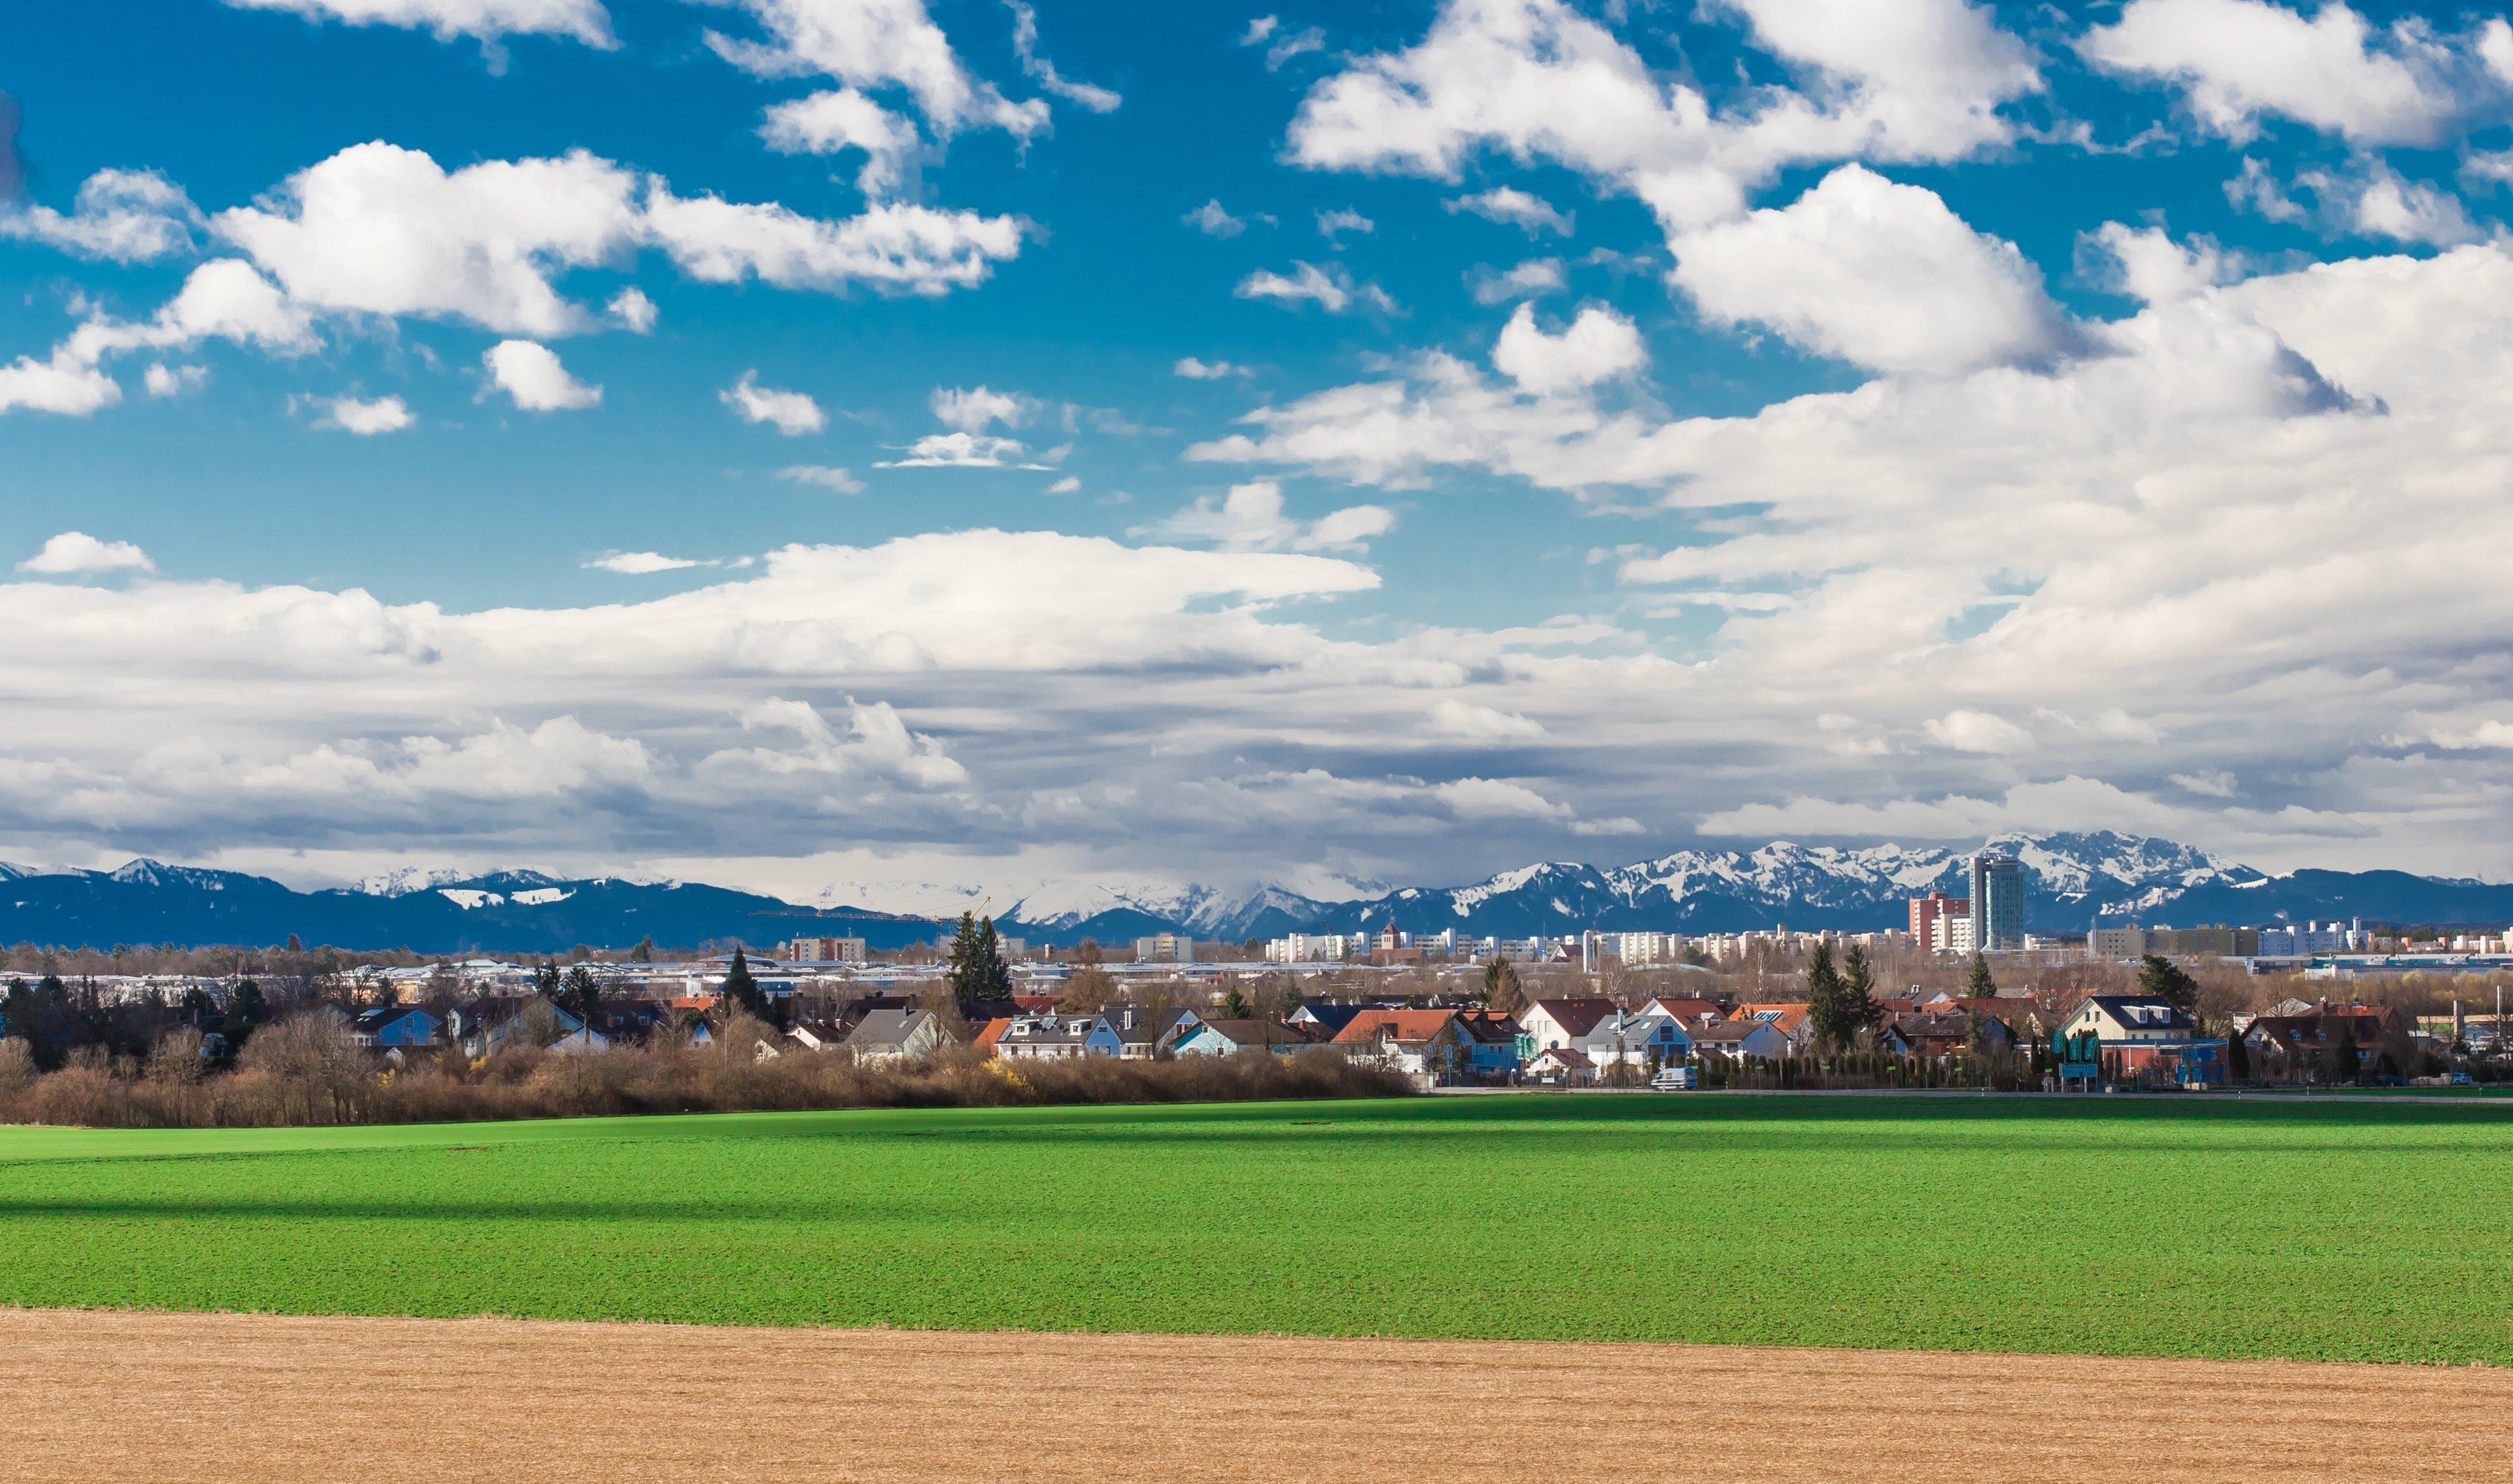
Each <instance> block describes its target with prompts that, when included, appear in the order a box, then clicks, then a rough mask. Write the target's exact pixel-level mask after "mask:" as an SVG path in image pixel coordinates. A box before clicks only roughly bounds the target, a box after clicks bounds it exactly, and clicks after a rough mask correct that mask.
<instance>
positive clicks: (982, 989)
mask: <svg viewBox="0 0 2513 1484" xmlns="http://www.w3.org/2000/svg"><path fill="white" fill-rule="evenodd" d="M1012 992H1013V972H1012V969H1011V967H1010V966H1008V965H1007V964H1005V962H1004V944H1003V939H1002V938H1000V937H999V936H997V935H996V933H995V920H994V919H993V918H991V917H985V918H980V917H978V916H977V914H976V913H974V912H962V913H961V914H960V925H959V927H958V928H956V929H955V930H954V931H953V932H952V934H951V998H952V999H953V1000H955V1001H957V1002H958V1004H959V1006H960V1009H961V1011H962V1013H963V1014H965V1013H966V1012H967V1011H968V1009H969V1007H970V1006H972V1005H975V1004H977V1002H978V1001H979V1000H1001V999H1010V998H1011V997H1012Z"/></svg>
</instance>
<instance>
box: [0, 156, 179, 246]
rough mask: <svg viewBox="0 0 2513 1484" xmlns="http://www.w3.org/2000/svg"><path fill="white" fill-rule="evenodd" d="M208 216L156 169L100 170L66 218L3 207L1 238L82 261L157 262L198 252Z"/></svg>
mask: <svg viewBox="0 0 2513 1484" xmlns="http://www.w3.org/2000/svg"><path fill="white" fill-rule="evenodd" d="M201 221H202V217H201V213H200V211H199V209H198V208H196V207H194V206H193V205H192V202H191V198H190V197H188V196H186V195H184V194H183V188H182V187H181V186H180V185H177V184H176V183H175V182H174V181H172V180H167V179H166V178H165V177H164V176H162V175H159V174H158V173H157V172H155V171H153V170H100V171H98V172H97V173H96V174H94V175H92V176H90V177H88V178H87V180H86V181H85V182H84V183H82V184H81V185H80V186H79V188H78V196H77V198H76V200H75V201H74V202H73V203H72V206H71V209H70V211H69V213H68V214H67V215H66V216H65V215H63V214H62V213H60V212H57V211H55V210H53V209H52V208H51V207H48V206H35V205H28V206H24V207H20V208H17V209H6V208H0V237H17V238H21V239H24V240H26V241H30V242H40V243H43V244H45V245H46V246H48V247H55V248H59V249H60V250H61V251H62V252H64V253H68V254H70V255H71V256H73V257H77V258H92V259H99V260H102V261H108V262H153V261H156V260H158V259H161V258H175V257H180V256H181V255H182V254H185V253H188V252H190V251H191V250H192V232H193V229H194V228H195V227H197V226H199V225H200V224H201Z"/></svg>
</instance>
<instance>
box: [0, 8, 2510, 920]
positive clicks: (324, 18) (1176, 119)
mask: <svg viewBox="0 0 2513 1484" xmlns="http://www.w3.org/2000/svg"><path fill="white" fill-rule="evenodd" d="M139 34H145V35H146V36H147V37H148V42H147V44H146V45H144V46H137V45H134V44H133V41H132V38H133V36H135V35H139ZM0 93H5V94H6V95H7V96H8V98H9V99H10V100H12V102H13V104H14V109H15V112H16V114H17V115H18V116H19V120H20V123H19V130H18V134H17V138H16V143H15V151H14V155H13V156H12V158H11V159H10V160H8V161H5V162H0V186H5V187H6V188H7V191H8V195H7V199H6V201H5V202H4V203H0V273H5V274H6V275H7V279H8V283H9V286H10V288H11V289H12V290H13V292H10V293H8V294H6V295H0V554H5V553H16V554H15V555H8V556H6V560H7V561H8V562H10V563H12V564H17V563H20V562H22V563H23V565H21V566H19V567H18V570H17V571H16V572H15V573H11V574H8V576H9V578H10V581H9V582H7V583H6V584H5V585H0V611H5V612H0V619H5V621H6V622H10V623H11V624H12V626H13V627H14V628H15V629H16V630H17V632H19V633H20V635H21V636H22V642H21V643H20V645H18V646H17V648H18V649H19V651H20V653H19V654H18V656H17V657H16V658H15V659H13V660H10V661H6V662H0V695H6V696H8V697H9V699H10V701H11V709H12V711H13V712H14V713H15V714H16V715H18V716H19V717H20V719H21V725H20V726H18V727H17V728H14V729H13V732H14V735H13V736H11V737H10V738H9V739H8V740H7V741H5V742H0V859H15V860H21V861H30V862H69V863H88V862H99V861H111V860H118V859H120V858H121V857H122V856H124V855H127V854H130V853H133V852H146V853H151V854H159V855H165V856H169V857H178V858H181V859H186V860H195V861H210V862H219V863H227V864H234V865H239V866H244V867H248V868H255V869H262V870H267V871H271V872H273V873H275V874H279V875H282V876H284V877H287V878H289V879H292V880H299V881H308V882H311V881H329V880H339V879H350V878H353V877H355V876H357V875H360V874H363V873H366V872H368V871H371V870H379V869H383V868H387V867H391V866H396V865H403V864H473V865H483V866H486V865H505V864H533V865H540V866H545V867H548V868H554V869H580V868H608V869H615V870H627V871H652V872H658V873H672V874H681V875H688V876H695V877H703V878H706V879H715V880H723V881H727V882H730V883H733V884H743V885H753V886H758V887H762V888H765V889H769V890H775V891H779V892H783V893H786V894H789V895H794V896H797V897H812V896H816V895H822V894H824V893H827V892H830V891H837V892H839V893H840V894H842V895H852V896H854V897H857V898H858V899H874V898H881V897H882V896H883V894H885V893H889V894H891V896H892V897H893V898H895V899H896V900H900V901H905V900H907V899H908V898H910V897H913V896H914V890H913V889H914V888H917V886H918V884H920V883H942V884H945V885H948V886H958V885H962V884H969V885H986V884H995V883H1003V884H1005V885H1007V887H1008V888H1014V889H1017V888H1018V887H1019V886H1021V885H1022V884H1023V883H1032V882H1036V881H1039V880H1045V879H1050V878H1065V877H1076V876H1080V877H1089V878H1106V879H1128V880H1131V879H1138V878H1143V877H1160V878H1166V879H1185V878H1193V879H1199V880H1208V881H1214V882H1217V883H1223V884H1232V885H1245V884H1248V883H1251V882H1255V881H1259V880H1284V881H1289V882H1292V883H1294V884H1297V885H1303V886H1305V887H1308V888H1311V889H1315V890H1321V891H1325V890H1333V889H1335V886H1334V883H1335V882H1336V881H1337V880H1367V881H1390V880H1394V881H1426V882H1429V881H1452V880H1458V879H1464V878H1467V877H1470V876H1472V875H1476V874H1480V873H1481V872H1483V871H1487V870H1491V869H1496V868H1499V867H1501V866H1505V865H1509V864H1514V863H1518V862H1522V861H1526V860H1531V859H1536V858H1540V857H1568V856H1576V857H1580V858H1585V859H1591V860H1599V861H1622V860H1629V859H1635V858H1638V857H1641V856H1644V855H1652V854H1656V853H1660V852H1663V851H1666V850H1672V849H1677V848H1681V847H1686V846H1691V845H1696V844H1699V845H1709V846H1714V847H1733V846H1736V845H1739V844H1745V845H1751V844H1756V843H1760V841H1761V840H1764V839H1768V838H1772V837H1775V836H1788V837H1792V838H1801V839H1804V838H1815V839H1823V840H1836V841H1843V842H1859V841H1872V840H1877V839H1898V840H1907V841H1911V842H1914V843H1920V842H1930V841H1961V840H1966V839H1973V838H1977V837H1979V836H1981V835H1983V834H1987V833H1990V832H1993V831H1997V830H2002V829H2009V828H2094V827H2117V828H2123V829H2128V830H2132V831H2137V832H2149V833H2157V834H2170V835H2173V836H2174V837H2177V838H2182V839H2187V840H2190V841H2191V842H2193V843H2196V844H2200V845H2203V846H2206V847H2208V848H2211V849H2215V850H2218V851H2221V852H2223V853H2226V854H2228V855H2231V856H2235V857H2238V858H2241V859H2244V860H2246V861H2250V862H2254V863H2257V864H2260V865H2263V866H2266V867H2270V868H2278V867H2284V866H2292V865H2296V864H2304V863H2332V864H2346V865H2365V864H2377V863H2378V864H2390V865H2400V866H2406V867H2410V868H2416V869H2429V870H2447V871H2453V872H2464V873H2472V874H2486V875H2491V876H2501V875H2503V874H2505V873H2506V872H2507V871H2508V870H2513V860H2508V859H2507V856H2508V848H2507V847H2506V846H2505V845H2503V844H2502V843H2501V831H2500V829H2499V828H2497V827H2496V826H2497V824H2498V822H2500V820H2501V819H2502V817H2503V803H2504V799H2505V789H2506V786H2507V784H2508V782H2513V778H2508V776H2507V772H2506V769H2505V767H2504V763H2503V749H2504V747H2505V746H2506V745H2507V744H2508V743H2513V700H2508V698H2507V696H2506V694H2505V691H2506V674H2505V671H2504V667H2503V666H2502V665H2501V664H2500V663H2498V662H2496V661H2495V660H2494V658H2493V643H2492V641H2493V636H2494V635H2498V634H2500V633H2501V632H2502V631H2503V626H2504V621H2505V620H2506V619H2508V618H2513V614H2508V613H2505V612H2501V611H2500V610H2503V609H2505V608H2507V607H2513V604H2508V601H2507V599H2506V598H2505V597H2504V596H2502V594H2501V592H2500V590H2499V589H2501V588H2503V586H2504V584H2503V583H2502V582H2500V581H2498V580H2497V578H2496V571H2497V569H2498V568H2499V567H2500V553H2498V552H2496V551H2495V550H2494V549H2493V543H2492V541H2490V540H2489V539H2488V538H2489V534H2490V533H2492V532H2493V530H2494V529H2496V528H2498V527H2499V526H2500V515H2501V511H2502V510H2503V508H2504V497H2505V495H2506V490H2505V488H2504V483H2505V477H2506V476H2505V473H2504V470H2505V469H2506V468H2507V467H2513V461H2508V458H2507V456H2508V453H2513V450H2507V449H2506V448H2505V447H2504V446H2503V444H2504V441H2505V435H2504V433H2503V431H2502V429H2501V428H2500V427H2499V426H2498V425H2497V424H2499V423H2501V422H2502V421H2505V420H2503V419H2502V418H2501V417H2500V415H2499V413H2498V411H2497V409H2499V408H2500V406H2501V401H2500V398H2497V399H2494V400H2491V399H2490V397H2489V395H2488V391H2489V389H2490V388H2491V387H2493V388H2499V389H2500V388H2501V387H2502V386H2504V385H2506V384H2513V375H2508V373H2513V368H2508V367H2507V366H2506V364H2505V359H2506V357H2507V356H2508V355H2513V351H2508V349H2507V343H2506V340H2505V338H2504V337H2502V336H2501V335H2500V334H2497V333H2496V332H2497V331H2499V330H2500V329H2502V328H2503V321H2504V319H2505V318H2506V316H2507V315H2508V312H2513V310H2508V306H2507V300H2506V290H2507V287H2508V285H2513V261H2508V255H2507V252H2506V251H2505V248H2504V245H2503V242H2502V234H2503V226H2502V223H2503V221H2504V216H2505V207H2506V204H2507V190H2508V184H2507V182H2508V181H2513V128H2508V118H2509V117H2513V114H2508V100H2513V27H2507V26H2506V25H2505V23H2504V21H2503V20H2502V19H2501V18H2500V17H2498V16H2493V15H2489V14H2485V13H2474V12H2463V11H2459V10H2447V9H2435V8H2419V7H2403V6H2378V5H2371V4H2368V5H2365V6H2362V7H2358V8H2354V9H2351V8H2349V7H2347V6H2343V5H2326V6H2320V7H2308V8H2302V9H2297V8H2294V7H2289V6H2284V5H2279V4H2274V3H2269V0H2134V3H2132V4H2129V5H2126V6H2119V5H2111V6H2099V7H2082V8H2071V9H2069V10H2068V11H2066V12H2064V13H2063V12H2061V11H2060V10H2058V9H2056V8H2052V7H2044V6H2002V7H1995V8H1993V7H1988V6H1977V5H1967V4H1964V3H1962V0H1895V3H1883V0H1855V3H1854V0H1799V3H1788V4H1782V3H1779V0H1734V3H1705V4H1700V5H1697V6H1696V5H1694V4H1690V3H1666V4H1655V5H1652V4H1646V3H1629V4H1619V5H1604V4H1600V5H1580V4H1568V3H1557V0H1448V3H1443V4H1394V3H1389V4H1374V5H1368V6H1355V5H1345V6H1336V7H1320V8H1315V9H1313V10H1310V11H1307V12H1302V11H1297V10H1293V9H1274V10H1266V9H1261V8H1256V7H1248V8H1243V9H1241V10H1230V9H1227V8H1215V7H1209V6H1184V7H1181V6H1133V5H1121V4H1100V5H1091V6H1079V5H1064V4H1057V3H1056V0H1043V3H1040V4H1038V5H1037V7H1036V9H1035V10H1034V11H1032V10H1031V9H1029V8H1028V7H1026V6H1015V5H1007V4H1004V3H1000V0H984V3H978V0H965V3H961V0H935V3H932V4H930V5H928V4H925V3H920V0H738V3H725V4H696V3H682V0H656V3H641V0H234V3H223V4H222V3H218V0H158V3H151V4H148V5H145V6H141V5H137V4H132V5H122V4H115V3H99V4H95V5H86V6H78V7H59V6H54V7H17V8H14V9H12V10H11V11H9V12H8V13H6V14H0ZM884 140H887V143H883V141H884ZM868 141H869V142H871V143H874V144H878V145H881V147H880V148H879V149H878V150H876V149H873V148H867V147H864V146H865V145H866V143H867V142H868ZM876 250H877V251H876ZM1196 372H1201V373H1202V374H1200V375H1198V374H1189V373H1196Z"/></svg>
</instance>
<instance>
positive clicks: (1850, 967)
mask: <svg viewBox="0 0 2513 1484" xmlns="http://www.w3.org/2000/svg"><path fill="white" fill-rule="evenodd" d="M1841 998H1842V1003H1843V1005H1844V1006H1845V1007H1847V1008H1848V1009H1849V1011H1850V1012H1851V1015H1852V1017H1853V1018H1854V1019H1855V1020H1856V1022H1857V1023H1858V1025H1857V1029H1858V1030H1864V1029H1866V1028H1867V1027H1869V1026H1870V1025H1873V1024H1875V1023H1877V1021H1878V1020H1880V1019H1882V1017H1881V1015H1880V1013H1879V1011H1878V1009H1877V1005H1876V970H1875V967H1874V966H1873V965H1871V964H1869V963H1868V962H1867V950H1866V949H1865V948H1862V947H1860V946H1859V945H1858V944H1856V943H1852V944H1851V945H1850V949H1849V951H1848V952H1846V953H1844V954H1842V955H1841ZM1852 1033H1853V1034H1854V1035H1855V1034H1856V1033H1857V1032H1856V1031H1853V1032H1852Z"/></svg>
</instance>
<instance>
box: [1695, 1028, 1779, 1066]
mask: <svg viewBox="0 0 2513 1484" xmlns="http://www.w3.org/2000/svg"><path fill="white" fill-rule="evenodd" d="M1692 1036H1693V1051H1694V1055H1695V1056H1697V1057H1700V1058H1703V1059H1705V1060H1706V1059H1708V1058H1710V1057H1725V1058H1726V1059H1728V1060H1729V1061H1731V1062H1742V1061H1744V1060H1745V1059H1746V1058H1748V1057H1758V1058H1761V1059H1762V1060H1764V1061H1777V1060H1779V1059H1780V1058H1782V1057H1785V1056H1787V1055H1789V1054H1790V1051H1791V1047H1790V1045H1789V1038H1788V1037H1787V1036H1785V1035H1783V1034H1781V1033H1780V1031H1779V1029H1778V1027H1776V1026H1775V1025H1774V1024H1772V1023H1771V1022H1769V1021H1755V1020H1743V1021H1735V1020H1731V1021H1720V1022H1717V1023H1713V1024H1709V1025H1703V1026H1699V1027H1697V1028H1695V1030H1694V1031H1693V1032H1692Z"/></svg>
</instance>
